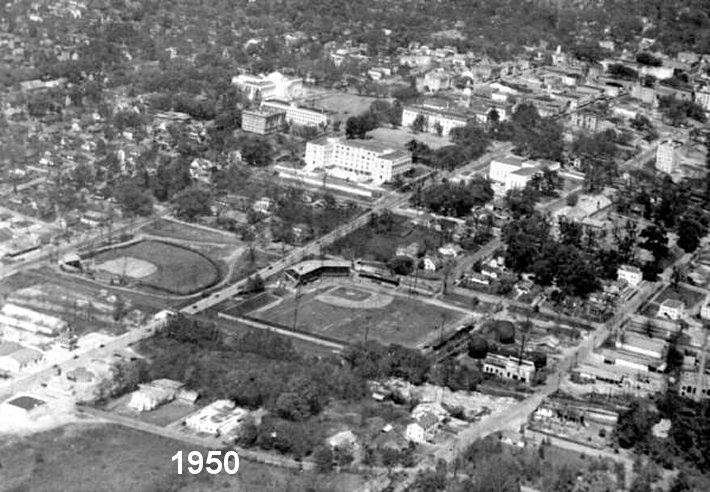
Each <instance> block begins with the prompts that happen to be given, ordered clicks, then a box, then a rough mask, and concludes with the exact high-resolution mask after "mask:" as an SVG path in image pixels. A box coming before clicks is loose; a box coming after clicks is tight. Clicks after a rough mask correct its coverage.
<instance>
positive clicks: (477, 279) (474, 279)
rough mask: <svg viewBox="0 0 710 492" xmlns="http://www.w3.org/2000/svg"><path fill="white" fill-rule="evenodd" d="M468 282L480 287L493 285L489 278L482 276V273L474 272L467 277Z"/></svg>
mask: <svg viewBox="0 0 710 492" xmlns="http://www.w3.org/2000/svg"><path fill="white" fill-rule="evenodd" d="M466 280H467V281H468V282H471V283H473V284H478V285H491V281H490V279H489V278H488V277H485V276H483V275H481V274H480V273H476V272H473V273H471V274H469V275H468V276H467V277H466Z"/></svg>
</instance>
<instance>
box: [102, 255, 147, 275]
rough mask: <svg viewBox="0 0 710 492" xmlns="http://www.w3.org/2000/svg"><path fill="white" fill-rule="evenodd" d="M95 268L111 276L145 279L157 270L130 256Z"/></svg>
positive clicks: (109, 261) (106, 262)
mask: <svg viewBox="0 0 710 492" xmlns="http://www.w3.org/2000/svg"><path fill="white" fill-rule="evenodd" d="M96 268H98V269H99V270H103V271H105V272H109V273H111V274H113V275H125V276H127V277H131V278H145V277H149V276H151V275H153V274H154V273H155V272H156V271H157V270H158V268H157V267H156V266H155V265H153V264H152V263H150V262H149V261H144V260H139V259H138V258H132V257H130V256H122V257H120V258H115V259H113V260H108V261H105V262H103V263H101V264H100V265H97V266H96Z"/></svg>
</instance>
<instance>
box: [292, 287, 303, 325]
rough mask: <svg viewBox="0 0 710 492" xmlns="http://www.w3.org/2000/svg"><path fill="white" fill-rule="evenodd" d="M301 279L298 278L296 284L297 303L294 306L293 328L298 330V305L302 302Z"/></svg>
mask: <svg viewBox="0 0 710 492" xmlns="http://www.w3.org/2000/svg"><path fill="white" fill-rule="evenodd" d="M301 295H302V294H301V280H300V279H299V280H298V283H297V284H296V297H295V304H294V307H293V329H294V330H296V327H297V326H298V305H299V304H300V303H301Z"/></svg>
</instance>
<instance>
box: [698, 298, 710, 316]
mask: <svg viewBox="0 0 710 492" xmlns="http://www.w3.org/2000/svg"><path fill="white" fill-rule="evenodd" d="M700 317H701V318H702V319H710V297H708V298H706V299H705V302H704V303H703V306H702V307H701V308H700Z"/></svg>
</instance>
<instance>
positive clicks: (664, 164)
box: [656, 140, 681, 174]
mask: <svg viewBox="0 0 710 492" xmlns="http://www.w3.org/2000/svg"><path fill="white" fill-rule="evenodd" d="M680 145H681V144H680V142H678V141H676V140H664V141H663V142H661V143H659V144H658V149H657V150H656V169H658V170H659V171H661V172H663V173H666V174H672V173H673V171H675V170H676V167H677V166H678V148H679V147H680Z"/></svg>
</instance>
